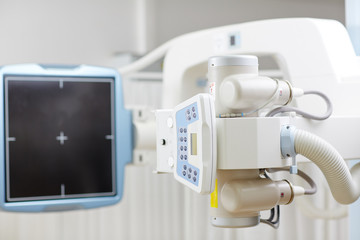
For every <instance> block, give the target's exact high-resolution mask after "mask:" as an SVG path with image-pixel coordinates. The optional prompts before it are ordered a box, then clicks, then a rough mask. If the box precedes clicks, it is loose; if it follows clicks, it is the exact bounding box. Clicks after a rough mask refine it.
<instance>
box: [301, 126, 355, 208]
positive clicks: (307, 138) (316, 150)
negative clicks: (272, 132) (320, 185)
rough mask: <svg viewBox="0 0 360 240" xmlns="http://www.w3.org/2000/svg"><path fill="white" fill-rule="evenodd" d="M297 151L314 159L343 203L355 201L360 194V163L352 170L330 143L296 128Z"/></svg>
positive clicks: (336, 197) (333, 191)
mask: <svg viewBox="0 0 360 240" xmlns="http://www.w3.org/2000/svg"><path fill="white" fill-rule="evenodd" d="M294 144H295V151H296V153H298V154H301V155H303V156H304V157H306V158H308V159H310V160H311V161H313V162H314V163H315V164H316V165H317V166H318V167H319V168H320V170H321V171H322V172H323V174H324V176H325V178H326V180H327V182H328V184H329V187H330V190H331V193H332V195H333V197H334V198H335V200H336V201H338V202H339V203H341V204H350V203H353V202H355V201H356V200H357V199H358V198H359V196H360V163H358V164H356V165H355V166H354V167H353V168H352V169H351V172H350V171H349V169H348V167H347V165H346V163H345V161H344V159H343V158H342V157H341V155H340V154H339V153H338V152H337V151H336V149H335V148H334V147H332V146H331V145H330V144H329V143H327V142H326V141H324V140H323V139H321V138H319V137H318V136H315V135H314V134H311V133H309V132H306V131H303V130H299V129H296V130H295V143H294Z"/></svg>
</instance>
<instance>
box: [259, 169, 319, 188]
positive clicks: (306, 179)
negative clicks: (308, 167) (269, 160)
mask: <svg viewBox="0 0 360 240" xmlns="http://www.w3.org/2000/svg"><path fill="white" fill-rule="evenodd" d="M266 171H268V172H269V173H275V172H280V171H281V172H289V169H287V168H268V169H266ZM297 175H299V176H300V177H301V178H302V179H304V180H305V181H306V182H307V183H308V184H309V185H310V189H305V193H304V194H305V195H312V194H315V193H316V192H317V186H316V183H315V182H314V180H312V179H311V177H309V175H307V174H306V173H304V172H303V171H301V170H298V174H297Z"/></svg>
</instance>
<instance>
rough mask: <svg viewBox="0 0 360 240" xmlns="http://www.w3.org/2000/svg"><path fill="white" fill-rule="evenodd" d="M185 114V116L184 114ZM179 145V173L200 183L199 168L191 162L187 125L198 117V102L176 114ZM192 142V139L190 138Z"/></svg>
mask: <svg viewBox="0 0 360 240" xmlns="http://www.w3.org/2000/svg"><path fill="white" fill-rule="evenodd" d="M184 115H185V116H184ZM176 119H177V120H176V121H177V124H178V125H177V140H178V141H177V147H178V150H177V152H178V159H177V161H178V169H177V171H178V174H179V175H180V176H181V177H182V178H184V179H186V180H187V181H189V182H191V183H193V184H195V185H198V182H199V175H200V174H199V169H198V168H196V167H195V166H192V165H190V164H189V162H188V160H189V152H188V151H189V150H190V149H189V147H188V140H189V139H188V129H187V125H188V124H191V123H192V122H193V121H196V120H197V119H198V112H197V106H196V104H192V105H190V106H188V107H186V108H183V109H182V110H180V111H179V112H178V113H177V114H176ZM189 142H190V140H189Z"/></svg>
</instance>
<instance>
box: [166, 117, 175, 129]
mask: <svg viewBox="0 0 360 240" xmlns="http://www.w3.org/2000/svg"><path fill="white" fill-rule="evenodd" d="M166 122H167V126H168V127H169V128H172V127H173V125H174V121H173V119H172V118H171V117H169V118H168V119H167V121H166Z"/></svg>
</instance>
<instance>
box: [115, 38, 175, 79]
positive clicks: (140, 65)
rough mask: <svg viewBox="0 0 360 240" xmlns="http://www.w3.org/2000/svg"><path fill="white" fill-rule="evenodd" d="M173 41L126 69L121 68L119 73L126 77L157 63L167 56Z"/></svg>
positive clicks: (127, 66)
mask: <svg viewBox="0 0 360 240" xmlns="http://www.w3.org/2000/svg"><path fill="white" fill-rule="evenodd" d="M172 43H173V40H170V41H168V42H166V43H164V44H163V45H161V46H160V47H158V48H156V49H155V50H153V51H151V52H150V53H148V54H146V55H145V56H144V57H142V58H140V59H139V60H137V61H135V62H133V63H131V64H129V65H126V66H124V67H121V68H119V69H118V71H119V73H120V74H121V75H122V76H124V75H128V74H131V73H133V72H138V71H140V70H142V69H144V68H146V67H148V66H150V65H151V64H152V63H154V62H156V61H157V60H159V59H160V58H162V57H163V56H165V54H166V52H167V51H168V50H169V48H170V47H171V46H172Z"/></svg>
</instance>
